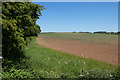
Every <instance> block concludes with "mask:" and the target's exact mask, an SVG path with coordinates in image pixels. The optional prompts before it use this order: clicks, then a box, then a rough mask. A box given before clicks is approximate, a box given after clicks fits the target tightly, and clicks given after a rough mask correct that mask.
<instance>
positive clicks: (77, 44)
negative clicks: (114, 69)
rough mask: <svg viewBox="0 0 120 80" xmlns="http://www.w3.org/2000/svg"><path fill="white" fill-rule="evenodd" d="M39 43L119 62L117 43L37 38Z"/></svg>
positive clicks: (73, 52)
mask: <svg viewBox="0 0 120 80" xmlns="http://www.w3.org/2000/svg"><path fill="white" fill-rule="evenodd" d="M37 43H39V44H40V45H42V46H45V47H48V48H52V49H55V50H58V51H62V52H67V53H70V54H74V55H77V56H81V57H85V58H92V59H96V60H101V61H105V62H108V63H111V64H118V46H117V44H112V45H104V44H96V43H89V42H81V41H77V40H68V39H55V38H42V37H38V38H37Z"/></svg>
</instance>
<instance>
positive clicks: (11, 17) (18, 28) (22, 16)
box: [2, 2, 44, 60]
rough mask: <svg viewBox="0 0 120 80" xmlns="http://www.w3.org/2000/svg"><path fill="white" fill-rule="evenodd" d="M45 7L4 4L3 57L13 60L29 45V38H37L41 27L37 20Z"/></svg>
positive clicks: (25, 4) (15, 3)
mask: <svg viewBox="0 0 120 80" xmlns="http://www.w3.org/2000/svg"><path fill="white" fill-rule="evenodd" d="M43 9H44V7H43V6H40V5H38V4H33V3H30V2H5V3H3V4H2V26H3V28H2V32H3V33H2V34H3V38H2V41H3V42H2V43H3V57H4V58H7V59H10V60H11V59H13V58H16V57H19V56H20V55H21V51H22V50H23V48H24V47H25V45H26V44H28V43H29V41H30V40H29V37H31V36H37V34H38V33H40V31H41V30H40V27H39V25H37V24H36V20H37V19H39V16H42V15H41V12H40V11H41V10H43ZM19 54H20V55H19Z"/></svg>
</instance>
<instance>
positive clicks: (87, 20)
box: [33, 2, 118, 32]
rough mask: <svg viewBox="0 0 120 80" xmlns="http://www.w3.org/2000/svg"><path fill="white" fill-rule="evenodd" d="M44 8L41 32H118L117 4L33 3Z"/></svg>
mask: <svg viewBox="0 0 120 80" xmlns="http://www.w3.org/2000/svg"><path fill="white" fill-rule="evenodd" d="M33 3H35V4H40V5H42V6H44V7H45V8H46V9H44V10H43V11H41V12H42V15H43V16H40V19H38V20H37V22H36V23H37V24H38V25H40V28H41V30H42V32H74V31H76V32H95V31H107V32H117V31H118V3H117V2H33Z"/></svg>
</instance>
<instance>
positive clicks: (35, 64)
mask: <svg viewBox="0 0 120 80" xmlns="http://www.w3.org/2000/svg"><path fill="white" fill-rule="evenodd" d="M25 55H26V56H27V57H29V62H30V64H31V67H32V68H33V69H34V70H35V71H37V73H38V74H39V75H41V76H42V77H45V78H57V77H58V78H60V77H68V78H73V77H75V78H79V77H83V76H84V77H87V76H89V77H111V76H113V75H112V74H113V73H114V72H115V70H116V68H117V66H116V65H112V64H108V63H105V62H101V61H98V60H93V59H88V58H82V57H78V56H74V55H71V54H67V53H65V52H60V51H57V50H52V49H49V48H46V47H43V46H41V45H38V44H37V43H36V38H33V40H32V41H31V43H30V44H29V45H28V46H27V47H26V49H25Z"/></svg>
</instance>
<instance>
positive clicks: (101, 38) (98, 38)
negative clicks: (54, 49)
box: [40, 32, 118, 44]
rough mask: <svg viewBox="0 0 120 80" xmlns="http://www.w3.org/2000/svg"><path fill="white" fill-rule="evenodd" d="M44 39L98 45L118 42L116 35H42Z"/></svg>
mask: <svg viewBox="0 0 120 80" xmlns="http://www.w3.org/2000/svg"><path fill="white" fill-rule="evenodd" d="M40 36H41V37H44V38H57V39H60V38H61V39H71V40H80V41H83V42H93V43H98V44H111V43H114V42H115V43H116V42H117V41H118V35H111V34H92V33H70V32H69V33H68V32H66V33H42V34H40Z"/></svg>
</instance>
